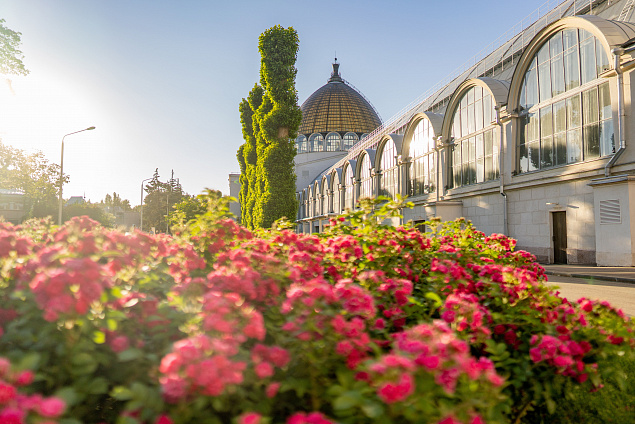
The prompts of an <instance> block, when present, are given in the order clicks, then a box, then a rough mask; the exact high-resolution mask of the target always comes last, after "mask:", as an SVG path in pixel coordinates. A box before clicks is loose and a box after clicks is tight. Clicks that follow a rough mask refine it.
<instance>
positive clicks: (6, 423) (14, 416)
mask: <svg viewBox="0 0 635 424" xmlns="http://www.w3.org/2000/svg"><path fill="white" fill-rule="evenodd" d="M24 415H25V413H24V411H21V410H19V409H17V408H4V409H3V410H0V423H2V424H23V423H24Z"/></svg>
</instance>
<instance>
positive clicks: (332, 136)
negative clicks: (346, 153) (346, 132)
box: [324, 132, 342, 152]
mask: <svg viewBox="0 0 635 424" xmlns="http://www.w3.org/2000/svg"><path fill="white" fill-rule="evenodd" d="M341 141H342V137H340V135H339V134H338V133H336V132H330V133H328V134H327V135H326V138H325V139H324V151H325V152H337V151H339V150H341V148H340V147H341V144H342V143H341Z"/></svg>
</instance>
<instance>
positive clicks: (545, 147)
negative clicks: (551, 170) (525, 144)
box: [540, 137, 553, 168]
mask: <svg viewBox="0 0 635 424" xmlns="http://www.w3.org/2000/svg"><path fill="white" fill-rule="evenodd" d="M540 143H541V146H540V167H541V168H548V167H550V166H553V138H552V137H546V138H543V139H542V140H541V142H540Z"/></svg>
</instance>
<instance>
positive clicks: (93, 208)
mask: <svg viewBox="0 0 635 424" xmlns="http://www.w3.org/2000/svg"><path fill="white" fill-rule="evenodd" d="M75 216H87V217H89V218H90V219H93V220H95V221H97V222H99V223H100V224H101V225H103V226H104V227H108V228H112V227H114V226H115V216H114V215H113V214H111V213H108V212H106V211H105V210H104V209H103V208H102V207H101V206H100V205H99V204H93V203H90V202H84V203H75V204H73V205H66V206H64V208H63V209H62V220H63V221H64V222H66V221H68V220H70V219H71V218H73V217H75Z"/></svg>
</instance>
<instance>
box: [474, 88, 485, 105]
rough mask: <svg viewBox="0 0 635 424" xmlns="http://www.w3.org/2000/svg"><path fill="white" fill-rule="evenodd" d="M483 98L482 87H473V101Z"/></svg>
mask: <svg viewBox="0 0 635 424" xmlns="http://www.w3.org/2000/svg"><path fill="white" fill-rule="evenodd" d="M482 98H483V87H481V86H477V87H474V101H475V102H478V101H479V100H481V99H482Z"/></svg>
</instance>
